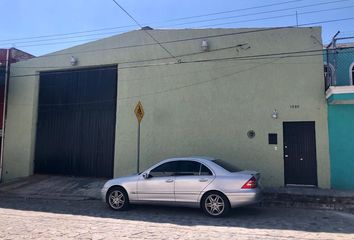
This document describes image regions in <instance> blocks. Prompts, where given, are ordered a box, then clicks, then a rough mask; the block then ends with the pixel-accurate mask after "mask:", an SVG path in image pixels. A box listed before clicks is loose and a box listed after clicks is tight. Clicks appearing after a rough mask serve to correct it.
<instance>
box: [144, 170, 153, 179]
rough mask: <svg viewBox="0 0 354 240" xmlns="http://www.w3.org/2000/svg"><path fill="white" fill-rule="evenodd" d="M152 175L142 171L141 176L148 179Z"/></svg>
mask: <svg viewBox="0 0 354 240" xmlns="http://www.w3.org/2000/svg"><path fill="white" fill-rule="evenodd" d="M151 177H152V176H151V175H150V174H149V173H146V172H145V173H143V178H144V179H148V178H151Z"/></svg>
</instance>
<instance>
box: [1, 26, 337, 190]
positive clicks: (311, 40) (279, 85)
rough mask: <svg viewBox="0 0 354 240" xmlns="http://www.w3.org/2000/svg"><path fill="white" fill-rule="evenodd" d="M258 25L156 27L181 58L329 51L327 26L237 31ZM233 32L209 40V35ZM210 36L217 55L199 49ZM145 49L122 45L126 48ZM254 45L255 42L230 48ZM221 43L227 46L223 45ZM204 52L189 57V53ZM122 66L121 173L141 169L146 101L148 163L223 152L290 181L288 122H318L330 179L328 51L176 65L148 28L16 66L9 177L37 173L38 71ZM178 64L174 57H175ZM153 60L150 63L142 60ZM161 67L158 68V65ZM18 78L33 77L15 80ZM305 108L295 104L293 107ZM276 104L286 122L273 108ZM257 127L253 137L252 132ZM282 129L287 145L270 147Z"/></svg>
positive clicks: (321, 158)
mask: <svg viewBox="0 0 354 240" xmlns="http://www.w3.org/2000/svg"><path fill="white" fill-rule="evenodd" d="M250 30H252V29H204V30H154V31H152V32H151V33H152V34H153V35H154V37H155V38H156V39H158V40H159V41H161V42H166V41H175V40H178V39H187V38H188V39H192V40H188V41H177V42H170V43H165V44H164V46H165V47H166V48H167V49H169V51H170V52H172V53H173V54H174V55H175V56H181V57H178V58H180V59H182V61H185V62H188V61H195V60H200V59H216V58H230V57H242V56H252V55H260V54H272V53H279V52H295V51H304V50H313V49H316V50H321V49H322V45H321V44H320V43H319V42H318V41H321V30H320V28H284V29H276V30H267V31H259V32H253V33H252V32H251V33H247V34H237V35H236V34H235V35H233V34H231V35H230V33H237V32H244V31H250ZM217 34H222V35H225V36H223V37H214V38H210V37H207V36H208V35H217ZM201 39H206V40H208V42H209V44H210V51H209V52H202V51H201V50H200V44H201ZM144 43H145V44H149V45H146V46H140V47H132V48H121V47H122V46H127V45H140V44H144ZM239 44H247V46H249V47H244V48H237V47H233V48H229V49H224V50H220V49H222V48H225V47H231V46H236V45H239ZM217 49H219V50H217ZM191 53H196V54H193V55H189V56H186V54H187V55H188V54H191ZM72 55H73V56H75V57H77V58H78V60H79V63H78V66H77V67H75V68H80V67H86V66H100V65H107V64H118V93H117V95H118V99H117V123H116V124H117V125H116V142H115V159H114V175H115V176H121V175H127V174H131V173H134V172H135V170H136V152H137V139H136V138H137V120H136V117H135V115H134V112H133V110H134V108H135V105H136V104H137V102H138V101H139V100H140V101H141V102H142V104H143V106H144V110H145V116H144V119H143V120H142V123H141V169H144V168H146V167H148V166H150V165H151V164H153V163H156V162H158V161H160V160H161V159H164V158H167V157H173V156H181V155H182V156H186V155H204V156H205V155H206V156H214V157H219V158H223V159H225V160H228V161H231V162H233V163H234V164H236V165H238V166H239V167H241V168H245V169H254V170H257V171H259V172H261V174H262V176H263V177H262V182H263V185H264V186H283V185H284V159H283V129H282V123H283V121H315V123H316V140H317V143H316V149H317V166H318V169H317V175H318V179H319V182H318V184H319V186H320V187H324V188H328V187H329V186H330V175H329V152H328V132H327V104H326V101H325V97H324V93H323V89H324V81H323V61H322V57H321V56H308V57H304V56H301V57H297V58H296V57H295V58H274V57H273V58H269V59H264V58H263V59H256V60H255V59H253V60H232V61H230V60H229V61H209V62H202V63H180V64H173V63H175V62H176V59H171V58H170V59H164V60H156V61H146V62H139V63H134V64H131V63H130V64H129V63H126V62H129V61H138V60H139V61H140V60H144V59H145V60H148V59H151V58H166V57H168V55H167V54H166V52H164V51H163V50H162V49H161V48H160V47H159V46H158V45H157V44H155V43H154V41H153V40H151V38H150V37H149V36H147V35H146V34H145V33H144V32H143V31H133V32H130V33H126V34H122V35H118V36H115V37H111V38H107V39H103V40H100V41H96V42H92V43H88V44H84V45H81V46H77V47H74V48H70V49H66V50H63V51H60V52H57V53H53V54H52V55H51V54H49V55H48V56H44V57H41V58H37V59H33V60H29V61H26V62H22V63H17V64H15V65H13V68H12V76H13V77H11V80H10V89H9V102H8V105H9V108H8V118H7V125H6V127H7V130H6V137H5V153H4V154H5V156H4V160H5V162H4V178H5V179H11V178H15V177H20V176H28V175H29V174H32V173H33V158H34V139H35V133H36V118H37V98H38V81H39V79H38V76H32V75H31V74H36V73H38V72H39V71H44V70H54V69H72V68H73V67H72V66H70V62H69V61H70V57H71V56H72ZM167 63H170V64H167ZM137 65H138V66H139V65H140V66H141V65H150V66H145V67H136V66H137ZM151 65H153V66H151ZM16 75H17V76H18V75H30V76H26V77H16ZM295 105H296V106H298V107H296V108H294V107H292V106H295ZM274 109H277V111H278V113H279V118H278V119H275V120H274V119H272V118H271V113H272V111H273V110H274ZM251 129H252V130H254V131H255V133H256V136H255V138H253V139H249V138H248V137H247V131H249V130H251ZM268 133H277V134H278V145H276V146H274V145H269V144H268Z"/></svg>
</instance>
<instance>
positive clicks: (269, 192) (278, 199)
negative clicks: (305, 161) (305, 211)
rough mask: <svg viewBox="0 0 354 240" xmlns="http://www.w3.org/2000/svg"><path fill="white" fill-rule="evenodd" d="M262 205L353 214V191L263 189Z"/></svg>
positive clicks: (298, 188)
mask: <svg viewBox="0 0 354 240" xmlns="http://www.w3.org/2000/svg"><path fill="white" fill-rule="evenodd" d="M263 204H265V205H268V206H279V205H281V206H285V207H311V208H320V209H335V210H345V211H348V212H351V213H354V191H353V190H333V189H321V188H306V187H281V188H265V189H264V200H263Z"/></svg>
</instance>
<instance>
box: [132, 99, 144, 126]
mask: <svg viewBox="0 0 354 240" xmlns="http://www.w3.org/2000/svg"><path fill="white" fill-rule="evenodd" d="M134 112H135V116H136V118H137V119H138V122H139V123H140V122H141V120H142V119H143V117H144V108H143V105H142V104H141V102H140V101H139V102H138V104H137V105H136V107H135V109H134Z"/></svg>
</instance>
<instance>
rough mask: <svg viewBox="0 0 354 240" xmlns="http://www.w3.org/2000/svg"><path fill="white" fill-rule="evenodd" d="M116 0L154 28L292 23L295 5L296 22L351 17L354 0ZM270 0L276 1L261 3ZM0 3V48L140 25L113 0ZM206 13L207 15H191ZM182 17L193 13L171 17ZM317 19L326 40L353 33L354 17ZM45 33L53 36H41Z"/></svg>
mask: <svg viewBox="0 0 354 240" xmlns="http://www.w3.org/2000/svg"><path fill="white" fill-rule="evenodd" d="M117 2H119V3H120V4H121V5H122V6H123V7H124V8H125V9H126V10H127V11H128V12H130V13H131V14H132V15H133V16H134V17H135V18H136V19H137V20H138V21H139V22H140V23H141V24H142V25H149V26H151V27H153V28H206V27H216V28H219V27H228V28H230V27H232V28H239V27H240V28H241V27H242V28H243V27H274V26H294V25H296V11H297V13H298V23H299V24H300V25H302V24H308V23H313V22H322V21H327V20H335V19H344V18H353V17H354V0H332V1H330V0H270V1H269V0H268V1H256V0H237V1H236V0H219V1H216V0H204V1H200V0H198V1H197V0H178V1H177V0H175V1H172V0H170V1H167V0H149V1H147V0H129V1H128V0H125V1H123V0H117ZM270 4H274V5H273V6H268V7H264V5H270ZM262 6H263V7H262ZM0 9H1V15H2V23H3V24H2V28H1V32H0V48H7V47H17V48H19V49H22V50H25V51H27V52H29V53H32V54H34V55H37V56H38V55H42V54H45V53H49V52H53V51H57V50H60V49H64V48H68V47H71V46H74V45H79V44H82V43H85V42H88V41H93V40H95V39H99V38H103V37H107V36H110V35H115V34H119V33H121V32H123V31H129V30H133V29H138V28H139V27H138V26H136V25H135V24H134V22H133V21H132V20H131V19H130V18H129V17H128V16H127V15H126V14H125V13H124V12H122V11H121V10H120V9H119V8H118V7H117V6H116V5H115V4H114V2H113V1H112V0H60V1H54V0H31V1H28V0H1V1H0ZM226 11H229V12H228V13H220V12H226ZM214 13H220V14H214ZM205 14H211V15H208V16H204V17H193V16H198V15H205ZM213 14H214V15H213ZM184 17H193V18H187V19H183V20H173V19H176V18H184ZM5 19H6V20H5ZM315 25H321V26H322V27H323V42H324V43H328V42H329V41H330V39H331V37H332V36H333V35H334V34H335V33H336V32H337V31H338V30H340V31H341V32H342V33H341V35H340V36H354V19H351V20H346V21H336V22H331V23H323V24H315ZM122 26H125V27H122ZM127 26H128V27H127ZM121 27H122V28H121ZM108 28H111V29H108ZM102 29H105V30H102ZM85 31H89V32H85ZM74 32H83V33H76V34H71V33H74ZM48 35H54V36H50V37H43V36H48ZM39 36H42V37H39ZM16 39H17V40H16Z"/></svg>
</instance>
